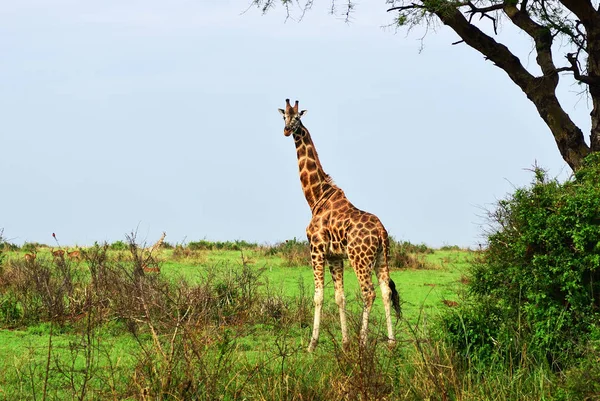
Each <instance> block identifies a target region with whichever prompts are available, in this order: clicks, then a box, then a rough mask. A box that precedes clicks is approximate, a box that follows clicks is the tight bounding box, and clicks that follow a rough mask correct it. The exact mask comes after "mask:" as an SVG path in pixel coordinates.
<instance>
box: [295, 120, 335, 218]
mask: <svg viewBox="0 0 600 401" xmlns="http://www.w3.org/2000/svg"><path fill="white" fill-rule="evenodd" d="M294 143H295V144H296V154H297V155H298V170H299V171H300V183H301V184H302V191H304V196H305V197H306V201H307V202H308V206H310V209H311V211H312V212H313V214H314V213H316V212H317V211H318V209H319V208H320V207H321V206H322V204H323V203H324V201H325V200H327V198H328V197H329V196H330V195H331V194H332V193H333V192H334V191H335V189H336V188H337V187H336V186H335V185H334V184H333V182H332V180H331V177H329V175H327V174H326V173H325V171H323V166H321V162H320V160H319V155H318V154H317V149H316V148H315V145H314V143H313V141H312V139H311V137H310V134H309V132H308V130H307V129H306V127H304V126H303V125H301V126H300V127H299V128H298V130H296V132H294Z"/></svg>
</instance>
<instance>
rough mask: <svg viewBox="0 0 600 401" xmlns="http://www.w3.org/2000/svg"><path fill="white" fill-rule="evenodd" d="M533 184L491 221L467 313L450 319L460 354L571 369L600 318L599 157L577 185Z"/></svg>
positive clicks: (540, 175) (539, 179)
mask: <svg viewBox="0 0 600 401" xmlns="http://www.w3.org/2000/svg"><path fill="white" fill-rule="evenodd" d="M534 173H535V181H534V183H532V185H531V186H530V187H527V188H520V189H517V190H516V191H515V193H514V194H512V195H510V196H508V197H507V198H506V199H504V200H501V201H499V202H498V204H497V207H496V209H495V210H493V211H491V212H490V214H489V217H490V220H491V223H492V229H491V232H490V233H489V236H488V248H487V249H486V250H485V251H484V252H482V253H481V257H480V258H479V259H478V260H477V262H475V263H474V264H473V266H472V268H471V279H470V284H469V289H470V294H471V299H470V301H471V302H470V304H471V306H468V307H465V308H464V309H463V310H462V311H460V312H459V313H457V314H455V315H453V316H450V317H448V318H447V324H448V327H449V329H450V330H449V331H450V333H451V336H450V339H451V341H453V342H454V344H455V345H457V346H458V348H459V349H460V350H461V351H462V352H463V353H466V352H468V351H469V350H470V351H474V352H476V353H479V354H480V355H481V356H483V355H489V352H490V351H491V350H492V349H496V350H499V351H500V352H505V353H511V354H512V355H513V356H515V357H519V356H520V355H522V353H523V352H524V351H525V350H527V353H528V354H533V355H536V356H537V357H538V358H544V357H545V358H547V359H548V361H549V362H550V363H551V364H552V365H553V366H554V367H561V366H563V365H564V364H565V363H568V362H570V361H572V360H573V359H572V357H574V356H577V355H578V353H579V350H581V349H582V347H583V346H585V344H586V343H587V341H588V339H589V334H590V333H592V332H593V331H594V330H596V329H597V328H596V326H597V325H598V321H599V320H598V319H599V318H600V312H599V307H600V185H599V177H600V155H597V154H596V155H592V156H591V157H589V158H588V159H586V164H585V165H584V167H582V168H581V170H579V171H578V172H577V173H576V174H575V179H574V180H569V181H567V182H565V183H562V184H561V183H559V182H557V181H556V180H549V179H548V178H547V175H546V173H545V172H544V171H543V170H541V169H539V168H536V169H535V170H534Z"/></svg>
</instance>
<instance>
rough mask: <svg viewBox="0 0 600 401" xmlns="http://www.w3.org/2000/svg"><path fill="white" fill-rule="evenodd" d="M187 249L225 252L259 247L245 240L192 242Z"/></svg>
mask: <svg viewBox="0 0 600 401" xmlns="http://www.w3.org/2000/svg"><path fill="white" fill-rule="evenodd" d="M187 247H188V248H189V249H190V250H192V251H195V250H205V251H213V250H223V251H241V250H244V249H254V248H257V247H258V244H256V243H254V242H247V241H244V240H236V241H216V242H212V241H207V240H204V239H203V240H200V241H192V242H190V243H188V245H187Z"/></svg>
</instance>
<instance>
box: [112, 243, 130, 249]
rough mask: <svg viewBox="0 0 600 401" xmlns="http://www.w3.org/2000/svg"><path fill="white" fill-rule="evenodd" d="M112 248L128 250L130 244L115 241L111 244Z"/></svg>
mask: <svg viewBox="0 0 600 401" xmlns="http://www.w3.org/2000/svg"><path fill="white" fill-rule="evenodd" d="M110 249H111V250H112V251H127V250H128V249H129V245H127V244H126V243H125V242H123V241H115V242H113V243H112V244H110Z"/></svg>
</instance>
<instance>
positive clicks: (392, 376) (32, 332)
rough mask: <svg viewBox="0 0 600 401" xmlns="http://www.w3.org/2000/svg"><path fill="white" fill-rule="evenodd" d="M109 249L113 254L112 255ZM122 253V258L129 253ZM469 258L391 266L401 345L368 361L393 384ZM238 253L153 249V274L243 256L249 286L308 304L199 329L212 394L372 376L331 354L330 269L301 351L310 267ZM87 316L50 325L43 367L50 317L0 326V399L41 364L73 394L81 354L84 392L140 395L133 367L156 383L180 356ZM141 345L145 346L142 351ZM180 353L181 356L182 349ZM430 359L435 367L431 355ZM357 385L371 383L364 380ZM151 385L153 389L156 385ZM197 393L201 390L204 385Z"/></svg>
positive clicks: (457, 254)
mask: <svg viewBox="0 0 600 401" xmlns="http://www.w3.org/2000/svg"><path fill="white" fill-rule="evenodd" d="M116 254H117V253H116V252H111V255H112V256H115V255H116ZM122 255H125V256H126V255H127V253H126V252H125V253H122ZM40 257H41V258H48V259H49V258H50V254H49V252H48V251H46V250H42V251H40V252H39V253H38V258H40ZM472 257H473V253H471V252H466V251H436V252H435V253H433V254H429V255H427V256H426V258H427V261H428V262H429V266H431V268H430V269H419V270H402V269H396V270H393V271H392V272H391V277H392V279H393V280H394V281H395V282H396V286H397V288H398V290H399V292H400V296H401V301H402V303H403V319H402V320H401V321H399V322H397V323H396V324H395V327H396V329H395V330H396V333H397V337H398V339H399V346H398V347H397V349H396V350H395V351H394V352H393V353H390V352H388V351H387V348H386V347H384V346H380V347H377V348H376V353H377V359H376V360H375V361H374V362H372V363H373V364H375V365H373V366H374V367H373V369H376V370H377V369H383V370H382V371H384V372H386V375H388V376H386V377H387V378H386V380H387V381H389V382H390V383H394V382H397V381H398V380H401V379H402V380H404V381H405V382H406V383H410V382H411V380H413V379H412V378H411V377H412V376H411V375H413V374H414V372H415V371H418V370H419V369H421V367H420V365H419V364H420V362H419V357H418V355H419V353H420V352H423V351H422V350H420V351H419V350H418V349H416V348H414V347H415V346H414V340H415V336H420V335H422V332H421V330H425V329H426V328H424V327H423V324H424V323H423V322H424V321H426V320H427V318H428V317H430V316H436V315H437V314H439V313H441V312H442V311H443V310H445V309H447V308H448V306H446V305H445V304H444V303H443V302H442V301H444V300H455V301H459V294H460V292H461V291H462V287H463V284H461V278H462V277H463V275H464V274H465V271H466V269H467V266H468V260H469V258H472ZM9 258H17V259H18V258H23V254H22V253H9ZM243 258H244V259H242V252H240V251H226V250H214V251H200V252H197V253H196V254H195V258H191V259H184V260H181V261H176V260H173V258H172V251H163V252H162V253H161V254H160V256H159V259H160V260H161V262H162V263H161V272H160V273H159V274H160V275H161V276H163V277H165V278H166V279H167V280H169V281H172V282H174V283H177V282H178V281H179V280H180V279H182V278H183V279H185V280H187V281H188V282H189V283H191V284H201V283H203V281H205V280H206V279H207V277H213V275H214V277H216V279H215V280H216V281H215V282H218V281H219V280H223V281H226V280H225V279H227V276H229V278H228V279H231V277H232V275H235V274H237V273H236V272H239V270H240V269H241V268H242V266H243V264H244V263H245V265H246V266H247V267H248V268H249V269H251V270H252V271H254V272H258V271H261V272H262V273H261V275H260V277H259V283H258V284H259V286H258V288H257V291H258V292H259V293H260V294H261V295H263V296H265V297H264V298H266V299H270V298H273V299H282V300H283V301H282V302H283V303H284V304H286V305H293V304H294V302H300V301H299V300H303V302H305V305H308V312H307V316H305V317H304V318H301V319H300V318H299V319H300V320H296V321H294V323H291V324H290V323H285V322H282V321H278V320H277V319H270V318H268V317H264V316H263V317H261V318H260V319H256V318H254V319H250V321H255V322H256V323H247V324H246V323H245V324H241V325H236V324H232V325H225V326H222V327H217V326H215V327H201V328H199V329H200V330H201V331H202V332H203V333H207V334H206V335H207V338H205V339H202V340H198V343H199V344H205V346H204V348H201V349H200V350H199V351H198V350H197V352H200V354H201V357H198V358H199V361H202V362H203V363H205V364H206V365H202V366H196V365H197V364H194V365H193V367H194V368H197V369H201V374H200V373H199V374H198V375H199V377H201V378H202V380H200V382H201V383H202V385H206V386H209V385H214V386H217V387H215V388H211V389H210V391H212V393H210V394H217V393H219V392H221V393H222V394H230V393H229V392H228V391H229V389H230V388H240V389H243V391H244V392H247V393H248V394H252V397H254V398H256V399H283V398H285V397H287V396H285V397H284V395H285V394H296V393H298V394H299V393H302V394H310V393H311V391H314V392H315V394H329V393H331V394H340V392H341V393H343V392H344V391H346V390H343V389H342V388H338V387H332V386H331V384H330V383H329V381H330V380H334V379H335V380H337V381H339V382H340V383H342V384H340V386H342V387H344V386H350V387H348V388H349V390H347V391H359V390H352V388H353V387H352V386H354V385H355V384H352V383H350V384H349V383H346V381H347V380H349V379H347V378H346V377H354V376H357V377H363V376H364V378H365V380H367V379H368V380H372V378H371V373H369V371H364V369H365V367H367V368H368V367H369V366H370V365H368V363H367V362H364V361H361V359H360V358H362V357H358V356H356V355H355V354H352V352H354V351H351V353H350V354H349V355H350V356H349V357H343V358H341V359H340V356H339V355H338V353H339V340H340V331H339V322H338V311H337V305H336V304H335V301H334V294H333V285H332V281H331V278H330V276H329V275H326V281H325V305H324V309H323V319H322V322H323V323H322V332H321V338H320V343H319V347H318V348H317V350H316V352H315V353H314V354H308V353H306V352H305V349H306V347H307V346H308V340H309V338H310V333H311V329H312V327H311V325H312V296H313V274H312V269H311V268H310V267H309V266H297V267H284V265H285V263H284V260H283V259H282V258H281V257H279V256H266V253H265V252H264V250H261V249H256V250H244V251H243ZM78 266H79V267H78V268H79V269H80V270H81V272H82V274H83V276H82V277H83V279H85V274H89V273H86V271H87V268H86V266H85V264H84V263H81V264H79V265H78ZM345 266H346V271H345V293H346V299H347V306H348V315H349V322H350V329H351V335H352V343H353V346H354V347H355V348H353V349H354V350H356V347H357V343H358V339H357V336H358V330H359V326H360V312H361V309H362V301H361V299H360V296H359V289H358V283H357V279H356V276H355V274H354V272H353V271H352V268H351V267H350V266H349V265H348V262H347V261H346V262H345ZM214 277H213V279H214ZM375 282H376V280H375ZM376 291H377V298H376V301H375V304H374V306H373V309H372V314H371V319H370V323H371V324H370V330H371V332H372V333H373V335H374V336H375V335H377V336H378V338H383V335H382V334H380V333H382V332H383V331H384V330H383V327H384V322H383V305H382V301H381V295H380V293H379V289H378V288H377V289H376ZM267 295H268V296H267ZM85 323H86V322H85V321H78V322H75V323H72V324H68V325H66V326H64V327H62V328H60V329H59V328H58V326H53V333H52V355H51V358H50V364H49V365H47V363H48V348H49V344H50V326H49V324H48V323H41V324H36V325H32V326H30V327H26V328H20V329H19V330H6V329H5V330H0V400H2V399H6V400H12V399H42V397H41V394H42V391H43V386H44V382H45V380H46V367H47V366H48V368H49V371H48V372H49V377H48V382H47V388H48V390H47V399H72V398H77V396H74V394H75V395H77V394H81V391H82V390H81V389H82V388H83V383H84V379H85V372H86V362H90V358H91V360H92V362H93V366H94V372H93V373H94V375H93V378H92V379H91V380H90V382H89V383H87V384H86V386H87V395H86V397H84V398H86V399H111V398H112V399H128V398H130V399H139V398H140V397H139V394H140V392H143V391H146V390H144V389H135V386H133V387H134V389H133V390H132V385H131V380H133V379H132V377H133V375H136V376H135V377H136V379H135V380H136V383H137V381H139V382H140V383H157V382H160V379H151V377H152V375H154V374H155V373H152V372H153V370H156V371H157V372H163V373H164V372H165V369H167V371H168V366H169V363H182V361H183V360H184V358H183V357H178V358H176V360H175V361H173V360H170V359H169V355H170V341H171V340H172V338H173V337H172V335H171V334H169V333H165V334H160V335H159V337H158V339H159V341H160V343H161V344H162V345H161V347H162V348H163V350H164V352H165V355H166V356H161V354H160V352H157V348H156V345H155V343H153V339H152V336H151V334H150V331H149V329H148V328H147V327H146V328H143V329H141V332H140V333H139V336H138V340H136V339H135V338H134V336H133V335H132V334H130V332H128V330H127V329H126V328H125V327H124V326H122V325H121V324H120V323H119V322H116V321H109V322H104V323H103V324H102V325H100V326H98V327H93V328H89V327H88V326H86V324H85ZM415 330H416V331H415ZM378 333H379V334H378ZM90 338H91V343H90ZM144 349H145V350H147V351H148V352H149V353H148V354H146V353H145V351H143V350H144ZM185 349H186V348H185V346H183V347H182V348H181V347H180V348H177V347H176V348H175V349H173V355H179V353H181V352H184V351H185ZM183 355H187V354H185V352H184V354H183ZM336 355H337V356H336ZM353 355H354V356H353ZM344 358H358V359H356V360H353V359H350V360H346V359H344ZM435 358H438V357H435ZM440 358H441V357H440ZM408 361H410V362H408ZM435 362H436V363H438V364H440V365H443V363H442V362H441V361H437V359H436V360H435ZM365 363H366V365H365ZM378 364H381V366H379V365H378ZM361 369H362V370H361ZM134 372H135V373H134ZM394 372H395V373H394ZM157 374H158V373H157ZM149 378H150V379H149ZM424 380H425V379H424ZM426 380H429V379H426ZM211 383H212V384H211ZM344 383H346V384H344ZM403 383H404V382H403ZM402 385H404V384H402ZM219 386H221V387H219ZM290 386H292V387H290ZM294 386H296V387H297V388H296V387H294ZM361 386H363V387H364V388H370V387H369V386H370V384H368V383H366V384H365V383H363V384H361ZM424 387H425V388H426V387H427V386H424ZM373 388H377V386H375V387H373ZM132 391H133V392H132ZM148 391H150V390H148ZM152 391H154V393H156V392H158V390H156V389H154V390H152ZM204 391H207V394H209V390H208V389H207V390H204ZM369 391H370V390H369ZM411 391H415V392H416V393H418V394H421V393H419V392H418V391H421V390H418V391H417V390H416V389H413V390H411ZM422 391H425V392H426V391H429V390H422ZM34 394H36V396H35V397H34ZM115 394H118V396H116V395H115ZM230 396H231V394H230ZM234 398H235V397H234ZM367 398H369V397H367ZM167 399H170V398H167ZM225 399H228V398H225ZM292 399H293V397H292ZM413 399H414V398H413ZM417 399H418V398H417Z"/></svg>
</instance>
